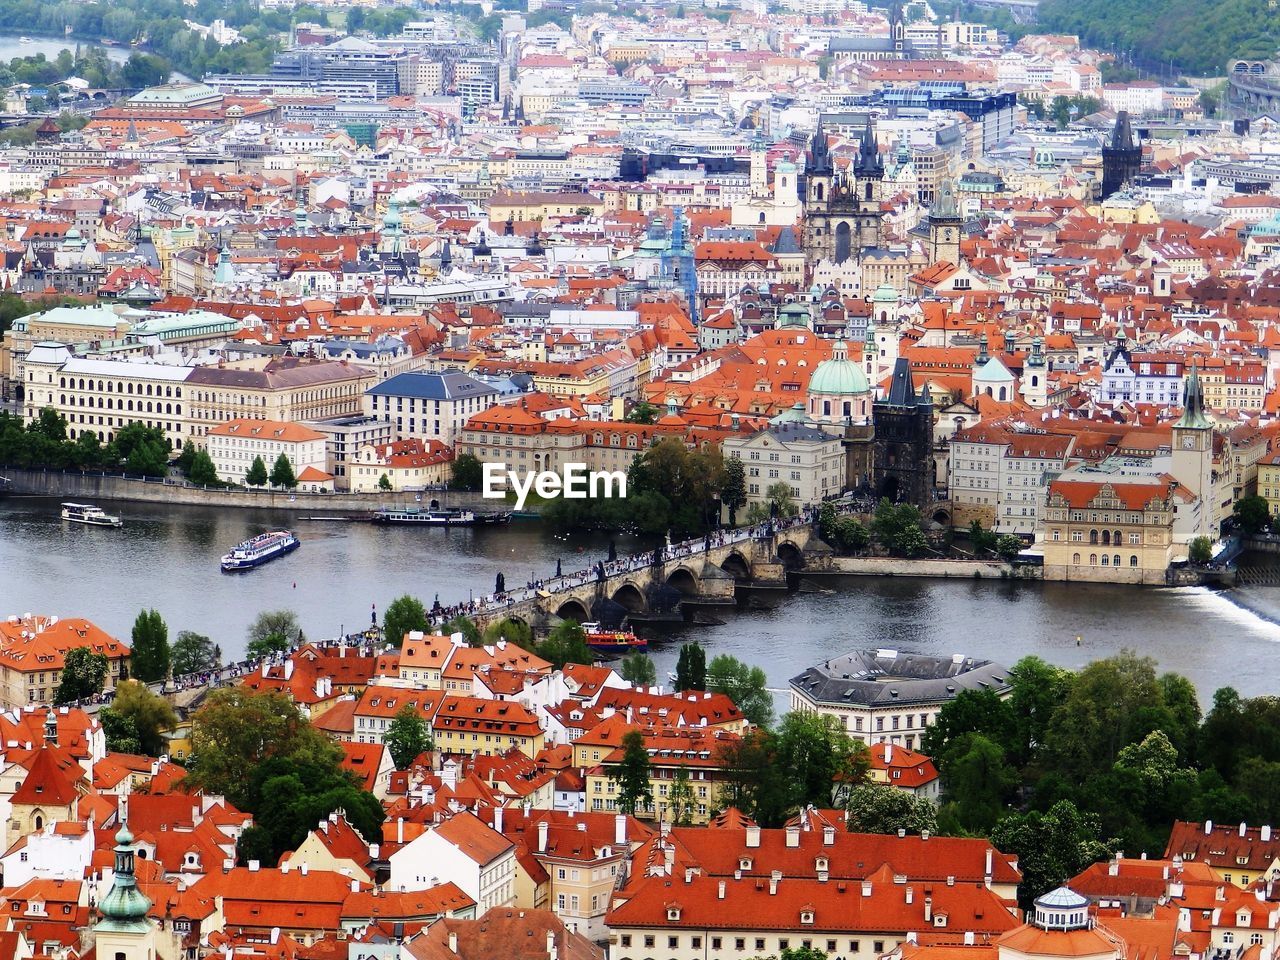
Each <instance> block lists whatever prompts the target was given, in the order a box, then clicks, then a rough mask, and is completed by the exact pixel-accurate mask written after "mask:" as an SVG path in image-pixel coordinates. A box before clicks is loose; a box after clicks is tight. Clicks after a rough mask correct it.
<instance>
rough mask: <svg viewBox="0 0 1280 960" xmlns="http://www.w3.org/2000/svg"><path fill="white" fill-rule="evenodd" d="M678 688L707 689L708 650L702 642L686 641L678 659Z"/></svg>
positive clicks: (682, 689)
mask: <svg viewBox="0 0 1280 960" xmlns="http://www.w3.org/2000/svg"><path fill="white" fill-rule="evenodd" d="M676 689H677V690H680V691H685V690H705V689H707V651H706V650H705V649H703V647H702V644H700V643H686V644H685V645H684V646H683V647H681V648H680V656H679V658H678V659H677V660H676Z"/></svg>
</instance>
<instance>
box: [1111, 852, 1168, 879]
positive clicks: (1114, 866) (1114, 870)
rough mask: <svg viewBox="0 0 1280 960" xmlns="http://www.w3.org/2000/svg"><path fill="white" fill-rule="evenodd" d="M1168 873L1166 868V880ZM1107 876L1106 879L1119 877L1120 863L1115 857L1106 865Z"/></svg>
mask: <svg viewBox="0 0 1280 960" xmlns="http://www.w3.org/2000/svg"><path fill="white" fill-rule="evenodd" d="M1168 872H1169V870H1168V867H1166V868H1165V875H1166V876H1165V878H1166V879H1168ZM1107 876H1108V877H1118V876H1120V861H1119V860H1117V859H1116V858H1115V857H1112V858H1111V862H1110V863H1108V864H1107Z"/></svg>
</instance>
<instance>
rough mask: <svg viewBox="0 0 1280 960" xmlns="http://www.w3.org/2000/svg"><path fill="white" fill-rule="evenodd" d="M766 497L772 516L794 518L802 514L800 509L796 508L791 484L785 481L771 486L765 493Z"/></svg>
mask: <svg viewBox="0 0 1280 960" xmlns="http://www.w3.org/2000/svg"><path fill="white" fill-rule="evenodd" d="M764 495H765V503H766V504H768V509H769V515H770V516H773V517H794V516H795V515H796V514H797V513H799V512H800V508H799V507H798V506H796V501H795V496H794V495H793V494H792V491H791V484H789V483H787V481H785V480H779V481H778V482H777V483H771V484H769V489H767V490H766V491H765V492H764Z"/></svg>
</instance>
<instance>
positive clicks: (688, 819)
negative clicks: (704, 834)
mask: <svg viewBox="0 0 1280 960" xmlns="http://www.w3.org/2000/svg"><path fill="white" fill-rule="evenodd" d="M697 807H698V801H697V798H696V797H694V795H693V784H692V782H691V781H690V780H689V771H688V770H687V769H685V768H684V767H681V768H680V769H679V770H677V771H676V775H675V779H674V780H672V781H671V790H670V792H669V793H668V794H667V812H668V813H669V814H670V815H671V822H672V823H673V824H674V825H675V826H677V827H687V826H690V825H692V823H693V812H694V810H696V809H697Z"/></svg>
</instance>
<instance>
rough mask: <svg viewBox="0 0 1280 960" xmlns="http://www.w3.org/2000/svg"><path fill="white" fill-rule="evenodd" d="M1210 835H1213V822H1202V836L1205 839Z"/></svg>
mask: <svg viewBox="0 0 1280 960" xmlns="http://www.w3.org/2000/svg"><path fill="white" fill-rule="evenodd" d="M1211 833H1213V821H1212V820H1206V821H1205V822H1204V835H1205V836H1206V837H1207V836H1208V835H1209V834H1211Z"/></svg>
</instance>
